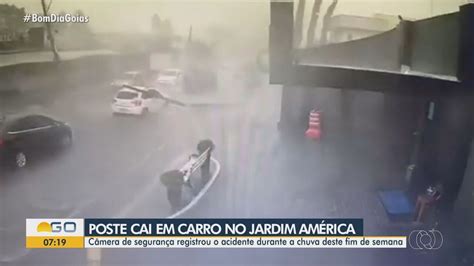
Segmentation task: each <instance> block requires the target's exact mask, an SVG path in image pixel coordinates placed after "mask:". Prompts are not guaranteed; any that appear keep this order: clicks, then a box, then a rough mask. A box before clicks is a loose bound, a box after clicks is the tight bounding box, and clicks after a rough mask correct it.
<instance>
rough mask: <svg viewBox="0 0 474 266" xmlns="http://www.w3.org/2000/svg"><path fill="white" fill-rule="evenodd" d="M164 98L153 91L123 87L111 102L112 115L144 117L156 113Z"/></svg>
mask: <svg viewBox="0 0 474 266" xmlns="http://www.w3.org/2000/svg"><path fill="white" fill-rule="evenodd" d="M163 99H164V96H163V95H162V94H161V93H160V92H159V91H157V90H155V89H150V88H146V87H138V86H127V85H126V86H123V87H122V89H120V90H119V91H118V92H117V94H116V95H115V97H114V99H113V102H112V111H113V113H114V114H131V115H145V114H147V113H148V112H156V111H157V110H158V109H159V108H160V106H161V105H162V104H163V103H164V101H163Z"/></svg>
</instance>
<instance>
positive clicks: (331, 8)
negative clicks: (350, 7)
mask: <svg viewBox="0 0 474 266" xmlns="http://www.w3.org/2000/svg"><path fill="white" fill-rule="evenodd" d="M337 1H338V0H333V2H332V3H331V5H330V6H329V7H328V9H327V11H326V14H325V15H324V19H323V28H322V30H321V42H320V43H321V45H325V44H326V43H327V39H328V29H329V22H330V21H331V18H332V15H333V14H334V10H335V9H336V6H337Z"/></svg>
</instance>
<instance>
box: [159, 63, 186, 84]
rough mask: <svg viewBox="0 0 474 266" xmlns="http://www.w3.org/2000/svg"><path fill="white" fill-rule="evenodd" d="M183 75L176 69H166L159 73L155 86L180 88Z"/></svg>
mask: <svg viewBox="0 0 474 266" xmlns="http://www.w3.org/2000/svg"><path fill="white" fill-rule="evenodd" d="M182 80H183V73H182V71H181V70H179V69H176V68H168V69H164V70H162V71H160V72H159V74H158V78H157V80H156V84H155V85H157V86H158V87H178V86H181V83H182Z"/></svg>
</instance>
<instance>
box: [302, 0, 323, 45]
mask: <svg viewBox="0 0 474 266" xmlns="http://www.w3.org/2000/svg"><path fill="white" fill-rule="evenodd" d="M322 3H323V1H322V0H314V4H313V10H312V11H311V19H310V21H309V26H308V33H307V39H306V47H311V46H312V45H313V44H314V35H315V33H316V26H317V24H318V18H319V11H320V10H321V4H322Z"/></svg>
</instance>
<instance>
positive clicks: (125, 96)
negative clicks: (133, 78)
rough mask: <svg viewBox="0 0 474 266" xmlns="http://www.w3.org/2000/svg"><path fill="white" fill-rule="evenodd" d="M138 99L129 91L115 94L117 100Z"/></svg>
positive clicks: (134, 93)
mask: <svg viewBox="0 0 474 266" xmlns="http://www.w3.org/2000/svg"><path fill="white" fill-rule="evenodd" d="M137 97H138V93H136V92H131V91H120V92H119V93H117V99H135V98H137Z"/></svg>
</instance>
